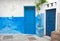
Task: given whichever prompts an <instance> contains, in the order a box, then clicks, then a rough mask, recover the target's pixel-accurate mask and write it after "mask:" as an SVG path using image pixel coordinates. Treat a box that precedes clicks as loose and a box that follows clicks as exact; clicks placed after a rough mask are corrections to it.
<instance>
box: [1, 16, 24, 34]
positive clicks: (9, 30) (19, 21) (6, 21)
mask: <svg viewBox="0 0 60 41" xmlns="http://www.w3.org/2000/svg"><path fill="white" fill-rule="evenodd" d="M23 21H24V19H23V17H0V34H20V33H21V32H23V25H24V24H23Z"/></svg>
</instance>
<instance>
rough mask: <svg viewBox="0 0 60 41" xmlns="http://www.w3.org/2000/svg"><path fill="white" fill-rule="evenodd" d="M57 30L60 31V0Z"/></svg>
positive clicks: (59, 1)
mask: <svg viewBox="0 0 60 41" xmlns="http://www.w3.org/2000/svg"><path fill="white" fill-rule="evenodd" d="M57 30H58V31H60V0H57Z"/></svg>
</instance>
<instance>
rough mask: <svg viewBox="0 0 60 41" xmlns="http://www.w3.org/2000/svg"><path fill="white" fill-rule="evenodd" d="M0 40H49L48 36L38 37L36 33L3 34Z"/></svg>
mask: <svg viewBox="0 0 60 41" xmlns="http://www.w3.org/2000/svg"><path fill="white" fill-rule="evenodd" d="M0 41H50V38H46V37H38V36H36V35H13V37H12V36H9V35H8V36H7V35H4V36H3V38H1V37H0Z"/></svg>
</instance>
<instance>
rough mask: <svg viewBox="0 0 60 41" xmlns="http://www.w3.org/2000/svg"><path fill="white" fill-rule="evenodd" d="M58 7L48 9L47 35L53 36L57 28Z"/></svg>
mask: <svg viewBox="0 0 60 41" xmlns="http://www.w3.org/2000/svg"><path fill="white" fill-rule="evenodd" d="M55 21H56V9H50V10H46V35H48V36H51V32H52V31H54V30H55Z"/></svg>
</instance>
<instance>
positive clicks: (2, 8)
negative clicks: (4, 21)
mask: <svg viewBox="0 0 60 41" xmlns="http://www.w3.org/2000/svg"><path fill="white" fill-rule="evenodd" d="M33 5H34V1H32V0H0V17H12V16H15V17H24V6H33Z"/></svg>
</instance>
